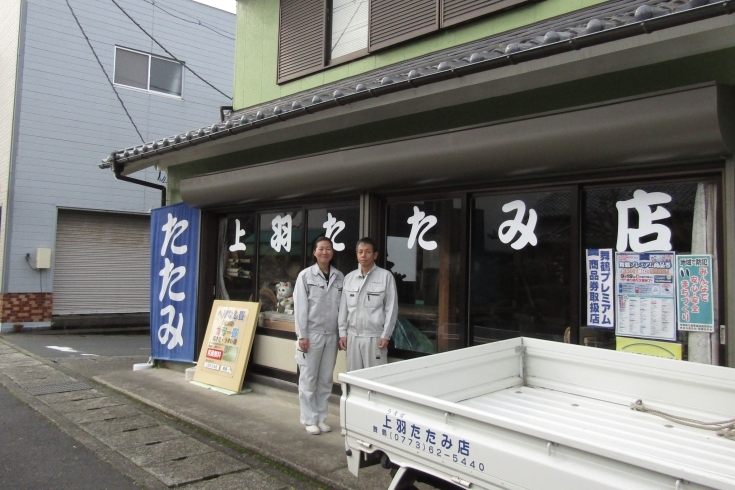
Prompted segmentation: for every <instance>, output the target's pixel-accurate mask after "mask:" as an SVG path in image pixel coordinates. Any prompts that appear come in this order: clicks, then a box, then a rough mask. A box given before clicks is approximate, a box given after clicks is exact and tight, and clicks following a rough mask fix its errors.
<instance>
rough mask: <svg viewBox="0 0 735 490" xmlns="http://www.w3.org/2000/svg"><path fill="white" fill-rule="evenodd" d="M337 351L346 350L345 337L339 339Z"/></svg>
mask: <svg viewBox="0 0 735 490" xmlns="http://www.w3.org/2000/svg"><path fill="white" fill-rule="evenodd" d="M339 350H347V337H340V338H339Z"/></svg>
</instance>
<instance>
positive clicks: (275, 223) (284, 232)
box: [271, 214, 292, 252]
mask: <svg viewBox="0 0 735 490" xmlns="http://www.w3.org/2000/svg"><path fill="white" fill-rule="evenodd" d="M291 226H292V223H291V215H288V214H286V215H284V216H276V217H275V218H273V220H272V221H271V227H272V228H273V236H272V237H271V247H273V250H275V251H276V252H280V251H281V247H283V249H284V250H285V251H286V252H290V251H291Z"/></svg>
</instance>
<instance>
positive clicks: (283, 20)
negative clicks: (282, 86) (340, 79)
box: [278, 0, 327, 83]
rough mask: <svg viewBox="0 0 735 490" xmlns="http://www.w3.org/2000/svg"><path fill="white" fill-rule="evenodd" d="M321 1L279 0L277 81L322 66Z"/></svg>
mask: <svg viewBox="0 0 735 490" xmlns="http://www.w3.org/2000/svg"><path fill="white" fill-rule="evenodd" d="M326 15H327V11H326V5H325V0H281V10H280V25H279V29H278V83H281V82H285V81H287V80H292V79H294V78H297V77H300V76H303V75H306V74H308V73H311V72H314V71H317V70H320V69H321V68H323V67H324V60H325V56H326V54H325V53H326V45H325V41H326V37H327V36H326V34H327V33H326Z"/></svg>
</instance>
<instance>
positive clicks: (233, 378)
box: [194, 300, 260, 392]
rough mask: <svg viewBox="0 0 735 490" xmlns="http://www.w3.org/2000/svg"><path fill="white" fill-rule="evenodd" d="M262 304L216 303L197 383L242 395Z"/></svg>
mask: <svg viewBox="0 0 735 490" xmlns="http://www.w3.org/2000/svg"><path fill="white" fill-rule="evenodd" d="M259 312H260V303H247V302H244V301H223V300H216V301H215V302H214V304H213V305H212V313H211V314H210V315H209V323H208V324H207V333H206V335H205V336H204V342H203V343H202V350H201V352H200V353H199V360H198V362H197V367H196V371H195V372H194V381H195V382H198V383H204V384H207V385H211V386H215V387H218V388H223V389H225V390H228V391H232V392H239V391H240V389H241V388H242V382H243V379H245V367H246V366H247V364H248V359H249V358H250V350H251V349H252V347H253V339H254V338H255V327H256V325H257V323H258V313H259Z"/></svg>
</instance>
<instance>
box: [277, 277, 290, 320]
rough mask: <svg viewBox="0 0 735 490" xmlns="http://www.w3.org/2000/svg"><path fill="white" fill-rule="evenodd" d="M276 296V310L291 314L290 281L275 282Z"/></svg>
mask: <svg viewBox="0 0 735 490" xmlns="http://www.w3.org/2000/svg"><path fill="white" fill-rule="evenodd" d="M276 298H278V312H279V313H287V314H289V315H293V285H292V284H291V283H290V282H279V283H278V284H276Z"/></svg>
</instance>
